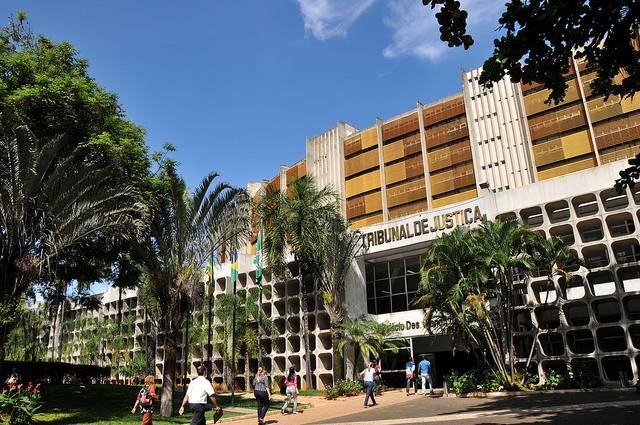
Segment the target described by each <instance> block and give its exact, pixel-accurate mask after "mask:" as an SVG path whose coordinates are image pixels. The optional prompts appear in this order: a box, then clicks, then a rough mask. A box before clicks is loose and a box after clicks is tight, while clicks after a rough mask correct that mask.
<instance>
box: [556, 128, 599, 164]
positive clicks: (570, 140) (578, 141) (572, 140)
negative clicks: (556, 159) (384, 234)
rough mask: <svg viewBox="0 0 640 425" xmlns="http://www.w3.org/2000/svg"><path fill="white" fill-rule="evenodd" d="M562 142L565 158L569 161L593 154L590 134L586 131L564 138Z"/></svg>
mask: <svg viewBox="0 0 640 425" xmlns="http://www.w3.org/2000/svg"><path fill="white" fill-rule="evenodd" d="M561 140H562V148H563V150H564V157H565V158H567V159H569V158H574V157H576V156H580V155H584V154H586V153H589V152H593V147H592V146H591V142H590V140H589V133H588V132H587V131H586V130H585V131H581V132H579V133H575V134H572V135H570V136H565V137H562V138H561Z"/></svg>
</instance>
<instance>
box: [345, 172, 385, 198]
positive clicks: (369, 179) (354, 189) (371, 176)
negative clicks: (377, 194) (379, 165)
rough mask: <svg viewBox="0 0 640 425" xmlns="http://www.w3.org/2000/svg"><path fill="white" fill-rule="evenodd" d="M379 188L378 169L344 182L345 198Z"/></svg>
mask: <svg viewBox="0 0 640 425" xmlns="http://www.w3.org/2000/svg"><path fill="white" fill-rule="evenodd" d="M378 188H380V171H379V170H375V171H372V172H370V173H367V174H363V175H361V176H358V177H355V178H353V179H351V180H347V181H346V182H345V195H346V197H347V198H351V197H353V196H356V195H359V194H361V193H365V192H368V191H370V190H374V189H378Z"/></svg>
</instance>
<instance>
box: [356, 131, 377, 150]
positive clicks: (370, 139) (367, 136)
mask: <svg viewBox="0 0 640 425" xmlns="http://www.w3.org/2000/svg"><path fill="white" fill-rule="evenodd" d="M360 137H361V138H362V149H363V150H364V149H367V148H370V147H371V146H377V145H378V129H377V128H372V129H369V130H367V131H365V132H364V133H362V134H361V135H360Z"/></svg>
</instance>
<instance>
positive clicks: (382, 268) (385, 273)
mask: <svg viewBox="0 0 640 425" xmlns="http://www.w3.org/2000/svg"><path fill="white" fill-rule="evenodd" d="M388 266H389V264H388V263H382V264H376V265H375V273H376V280H378V279H384V278H387V277H389V267H388Z"/></svg>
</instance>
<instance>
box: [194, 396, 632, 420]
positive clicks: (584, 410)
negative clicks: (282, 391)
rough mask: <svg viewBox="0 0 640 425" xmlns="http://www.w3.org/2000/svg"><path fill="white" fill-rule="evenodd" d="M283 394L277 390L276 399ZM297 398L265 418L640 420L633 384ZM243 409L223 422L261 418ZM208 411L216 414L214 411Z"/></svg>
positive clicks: (208, 415)
mask: <svg viewBox="0 0 640 425" xmlns="http://www.w3.org/2000/svg"><path fill="white" fill-rule="evenodd" d="M284 398H285V397H284V396H281V395H279V394H276V395H274V400H275V401H281V400H283V399H284ZM298 402H299V403H302V404H305V403H306V404H310V406H309V407H307V408H306V409H305V411H304V413H302V414H299V415H291V414H285V415H281V414H280V412H279V411H275V412H269V413H268V414H267V416H266V417H265V422H266V423H267V424H270V425H289V424H291V425H293V424H296V425H298V424H333V425H347V424H355V425H359V424H361V425H365V424H367V425H397V424H431V423H437V424H445V425H456V424H464V425H485V424H536V425H537V424H572V425H574V424H577V425H616V424H620V425H626V424H640V397H638V395H637V394H636V393H635V391H634V390H633V389H628V388H625V389H620V388H602V389H596V390H593V391H588V392H584V391H580V390H564V391H540V392H526V393H501V394H497V395H491V396H483V397H455V396H451V397H443V394H442V390H439V391H438V390H436V395H434V396H422V395H413V392H412V395H411V396H410V397H407V396H406V393H405V391H404V390H397V391H391V392H387V393H385V394H383V396H382V397H378V398H377V402H378V405H377V406H375V407H369V408H366V409H365V408H364V406H363V404H364V396H357V397H348V398H340V399H337V400H326V399H324V398H321V397H302V396H300V397H298ZM225 410H226V411H230V410H233V409H232V408H229V409H225ZM241 411H243V413H249V412H251V414H250V415H247V416H242V417H233V418H230V417H229V418H225V417H223V418H222V420H221V421H220V422H222V423H228V424H232V425H245V424H247V425H248V424H252V425H255V424H257V423H258V421H257V416H256V414H255V411H250V410H249V411H247V410H246V409H241ZM207 417H208V418H210V417H211V416H210V413H208V414H207ZM187 418H188V417H187ZM220 422H218V423H220ZM211 424H213V421H212V420H208V421H207V425H211Z"/></svg>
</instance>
